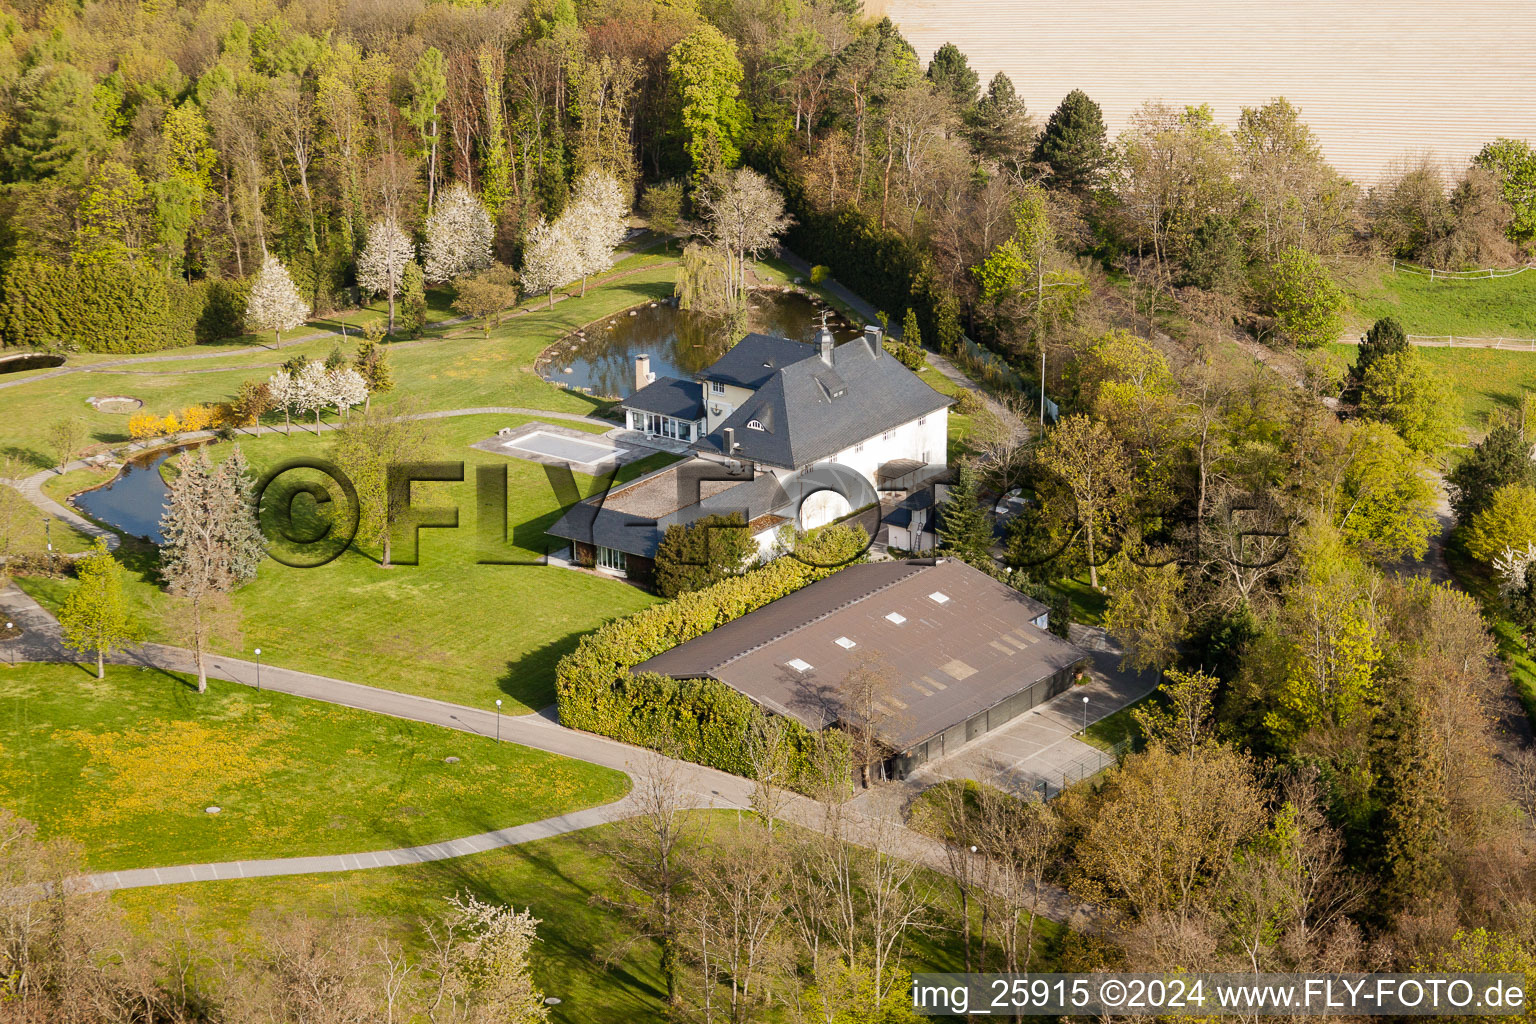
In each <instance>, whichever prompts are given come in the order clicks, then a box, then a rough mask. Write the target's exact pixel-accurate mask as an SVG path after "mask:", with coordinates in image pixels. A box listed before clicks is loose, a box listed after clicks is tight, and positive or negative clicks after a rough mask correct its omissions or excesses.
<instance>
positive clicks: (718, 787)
mask: <svg viewBox="0 0 1536 1024" xmlns="http://www.w3.org/2000/svg"><path fill="white" fill-rule="evenodd" d="M0 614H4V615H5V616H6V617H7V618H9V619H10V620H12V621H14V622H16V624H17V625H19V626H20V627H21V628H22V630H23V635H22V637H21V638H20V639H18V640H14V641H10V642H9V643H8V646H12V645H14V646H13V650H14V652H15V657H17V658H18V659H20V660H24V661H39V662H73V661H76V660H77V659H76V658H75V657H74V655H73V654H72V653H71V652H70V651H68V650H67V649H66V648H65V647H64V646H63V644H62V643H61V642H60V634H59V627H58V622H57V621H56V620H55V619H54V618H53V616H52V615H50V614H49V613H48V611H47V610H46V609H44V608H43V607H42V606H41V605H39V604H38V603H37V602H36V601H34V600H33V599H32V598H31V597H30V596H28V595H27V594H26V593H25V592H23V591H22V590H21V588H19V587H17V586H16V585H15V584H14V583H12V584H10V585H9V586H7V587H6V588H5V589H4V590H0ZM108 660H110V661H111V662H112V663H113V664H123V665H138V666H141V667H149V668H158V669H163V670H166V671H171V672H180V673H184V674H185V673H191V672H195V671H196V669H195V666H194V663H193V657H192V653H191V652H190V651H186V650H183V649H181V648H177V647H170V646H167V645H164V644H143V645H142V646H140V647H138V648H136V649H134V650H130V651H121V652H118V653H116V654H114V655H113V656H112V657H111V658H110V659H108ZM204 661H205V664H206V668H207V672H208V675H210V676H212V677H214V678H216V679H222V680H225V681H227V682H231V683H237V684H240V685H243V686H255V685H256V665H255V663H254V662H249V661H246V660H244V659H241V658H230V657H225V656H223V655H209V656H207V657H205V659H204ZM261 685H262V688H264V689H269V690H277V691H279V692H282V693H288V694H292V695H294V696H299V697H307V698H309V699H311V700H318V701H323V702H326V703H330V704H340V705H343V706H345V707H351V708H357V709H359V710H362V711H371V712H374V713H376V714H382V715H390V716H392V717H394V718H402V719H407V720H409V721H415V722H424V723H427V724H430V725H440V726H444V727H446V728H449V729H458V730H460V731H462V732H471V733H475V734H477V735H480V736H494V735H497V717H498V716H497V715H496V713H495V712H494V711H487V710H484V709H481V708H472V707H468V706H466V705H462V704H452V703H449V702H448V701H440V700H434V699H432V698H430V697H417V696H413V695H411V694H405V693H397V692H395V691H393V690H381V689H378V688H376V687H372V686H363V685H360V684H358V683H350V682H346V681H345V680H341V679H331V678H329V677H326V676H320V675H315V674H314V673H310V672H299V671H296V670H293V669H284V668H277V667H275V666H272V665H262V666H261ZM500 718H501V721H500V735H501V737H502V739H503V740H505V741H507V742H511V743H519V744H522V745H523V746H527V747H532V748H534V749H537V750H543V751H546V752H549V753H553V754H559V755H561V756H564V757H570V758H574V759H576V760H581V761H587V762H589V763H592V764H597V765H602V766H603V767H606V768H612V769H615V770H617V771H622V772H624V773H625V774H626V775H629V776H630V778H631V780H632V781H633V779H634V776H635V775H636V773H637V772H640V771H643V770H644V766H645V764H646V763H647V761H654V760H655V759H656V758H657V755H656V754H654V753H653V752H651V751H648V750H645V749H643V748H640V747H634V746H631V745H629V744H627V743H620V742H618V741H617V740H611V739H608V738H606V737H603V736H597V735H594V734H592V733H585V732H578V731H576V730H574V729H567V728H565V727H564V726H562V725H560V724H558V722H557V721H556V720H555V719H554V717H553V713H552V710H551V711H546V712H543V713H540V714H530V715H517V716H508V715H502V716H500ZM666 763H667V764H668V767H669V770H671V771H673V772H675V773H676V778H677V780H678V784H679V786H680V788H681V789H682V791H683V792H684V794H685V801H684V802H685V804H686V806H687V807H689V808H696V809H702V808H716V809H747V808H749V807H750V805H751V800H752V790H753V784H752V782H751V781H749V780H747V779H743V778H741V777H739V776H736V775H730V774H728V773H726V772H722V771H717V770H716V769H713V768H706V767H704V766H702V765H697V764H693V763H691V762H688V761H677V760H667V761H666ZM783 799H784V803H783V806H782V807H781V809H780V810H779V814H778V816H779V817H780V818H781V819H782V820H785V821H789V822H792V823H794V824H797V825H800V826H803V827H806V828H810V829H813V830H816V831H826V830H828V829H829V828H830V827H832V826H831V822H832V820H833V815H834V813H835V814H836V819H837V822H838V828H839V834H840V835H841V837H842V838H843V839H844V840H846V841H848V842H852V843H855V844H857V845H861V846H865V847H868V848H880V849H881V850H883V851H884V852H886V853H889V854H892V855H895V856H898V857H901V858H902V859H905V860H910V861H915V862H917V863H919V864H922V865H923V866H925V867H927V868H929V869H931V870H934V871H937V872H940V873H945V874H947V873H948V872H949V871H950V864H949V860H948V857H947V855H946V853H945V851H944V848H943V846H942V845H941V844H940V843H938V842H936V841H934V840H932V839H929V838H928V837H926V836H922V835H919V834H918V833H916V832H913V831H911V830H910V829H908V828H906V827H905V826H903V825H901V824H899V823H897V822H895V821H892V820H890V819H889V818H888V817H886V816H882V815H876V814H866V813H863V811H862V810H861V809H860V808H858V807H851V806H848V805H844V806H843V807H842V808H839V809H836V810H835V812H834V809H832V808H829V807H827V806H825V805H823V804H821V803H819V802H817V801H815V800H812V799H810V798H808V797H804V796H799V795H797V794H790V793H787V792H786V793H784V794H783ZM865 802H866V801H864V800H861V801H860V804H863V803H865ZM637 813H640V809H639V808H638V806H637V803H636V800H635V797H634V790H633V789H631V792H630V793H629V794H628V795H626V796H624V797H622V798H621V799H619V800H616V801H614V802H612V803H609V804H603V805H600V806H598V807H590V808H586V809H584V810H580V811H573V812H570V813H568V814H562V815H559V816H557V817H552V818H545V819H543V820H540V821H533V822H527V823H525V824H522V825H516V826H512V827H509V828H504V829H497V830H495V831H491V832H482V833H480V834H478V835H473V836H466V837H464V838H460V839H452V840H447V841H444V842H439V843H430V844H426V845H423V846H414V847H404V848H399V849H393V850H379V851H370V852H364V853H348V854H330V855H321V856H312V857H279V858H272V859H268V860H246V861H226V862H222V863H213V864H182V865H174V866H170V867H159V868H136V869H132V870H127V871H106V872H100V873H97V874H93V875H90V876H87V878H86V879H85V882H86V883H87V884H88V885H89V886H90V887H91V888H93V889H96V890H100V891H104V892H106V891H112V890H116V889H134V888H144V887H149V886H157V885H177V884H184V883H188V882H205V881H214V880H228V879H239V878H256V877H271V876H278V875H302V874H314V873H322V872H338V871H358V870H363V869H367V868H375V867H398V866H403V865H408V864H422V863H427V862H430V861H439V860H449V859H452V858H455V857H463V856H467V855H470V854H475V853H484V852H486V851H489V850H495V849H501V848H503V847H508V846H517V845H520V844H523V843H529V842H535V841H537V840H540V839H547V838H550V837H552V836H558V835H563V834H565V833H568V832H575V831H579V830H581V829H586V828H592V827H594V826H596V825H603V824H609V823H612V822H616V821H622V820H624V819H626V818H629V817H632V816H634V815H635V814H637ZM1037 912H1038V913H1040V914H1042V915H1043V916H1046V917H1049V918H1051V919H1053V920H1057V921H1068V920H1081V919H1082V918H1083V917H1084V916H1085V914H1086V910H1085V908H1082V907H1078V906H1074V905H1073V904H1072V902H1071V900H1070V898H1069V897H1068V895H1067V894H1066V892H1065V891H1064V890H1061V889H1059V888H1056V887H1054V886H1051V887H1048V888H1047V889H1046V890H1045V891H1043V892H1042V893H1041V894H1040V897H1039V903H1038V906H1037Z"/></svg>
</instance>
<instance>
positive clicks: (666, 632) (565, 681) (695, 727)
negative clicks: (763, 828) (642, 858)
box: [555, 526, 863, 788]
mask: <svg viewBox="0 0 1536 1024" xmlns="http://www.w3.org/2000/svg"><path fill="white" fill-rule="evenodd" d="M807 544H809V545H811V546H813V547H816V548H818V549H819V552H818V553H819V554H820V556H821V557H817V558H816V559H815V560H816V561H821V562H826V563H828V564H835V563H836V562H837V558H835V557H830V556H832V555H833V554H834V553H844V552H846V553H847V554H849V555H851V554H852V553H853V552H855V551H857V550H859V549H860V548H862V546H863V535H862V532H861V531H859V530H857V529H856V528H854V527H847V526H832V527H828V528H826V529H824V530H821V531H818V532H817V534H815V535H813V536H812V537H811V538H809V539H808V540H807ZM834 571H836V570H835V569H827V568H820V567H817V566H813V565H809V564H807V563H806V562H802V561H800V560H799V559H796V558H790V557H784V558H778V559H775V560H774V561H772V562H769V563H768V564H767V565H765V566H763V567H762V568H760V569H755V570H753V571H752V572H749V573H747V574H745V575H743V576H735V577H731V578H729V579H725V580H722V581H721V582H719V583H716V584H714V585H713V586H709V587H706V588H704V589H703V590H697V591H694V592H692V593H689V594H683V595H681V596H679V597H677V598H675V599H673V600H671V601H667V602H665V603H663V604H658V605H653V606H652V607H650V608H647V609H645V610H643V611H640V612H637V613H635V614H634V615H630V616H628V617H626V618H623V619H618V620H616V621H614V622H610V623H608V624H607V625H606V626H603V627H602V628H601V629H599V630H597V631H596V632H594V633H590V634H588V635H587V636H585V637H583V638H582V640H581V642H580V643H579V644H577V645H576V650H574V651H572V652H571V653H570V654H568V655H566V656H565V657H564V658H562V659H561V660H560V665H559V667H558V668H557V669H556V672H555V691H556V695H557V701H558V704H559V708H560V721H561V723H562V724H563V725H567V726H569V727H571V728H573V729H584V730H586V731H587V732H593V733H597V734H599V735H602V736H609V737H612V738H613V739H617V740H622V741H623V742H626V743H634V744H637V745H639V746H644V747H650V748H652V749H658V750H665V751H667V752H668V753H669V754H672V755H673V756H676V757H681V758H684V759H686V760H689V761H693V762H695V763H697V764H704V765H709V766H710V767H712V768H719V769H721V770H722V771H728V772H732V773H734V774H736V775H743V776H746V777H749V778H750V777H751V776H752V765H751V762H750V758H749V755H748V748H747V743H746V738H747V736H748V735H749V730H750V729H751V727H752V726H753V724H754V723H756V722H758V721H760V720H761V719H762V718H763V717H764V715H763V711H762V709H761V708H759V707H758V706H757V705H756V704H755V703H753V702H752V701H751V700H750V699H749V698H747V697H745V696H743V695H742V694H740V693H737V692H736V691H735V690H733V689H731V688H730V687H729V686H726V685H725V684H723V683H720V682H717V681H715V680H709V679H705V680H677V679H669V678H667V677H666V676H660V675H656V674H654V673H645V674H642V675H631V674H630V669H631V668H633V667H634V666H635V665H638V664H640V663H641V662H643V661H645V660H647V659H649V658H653V657H655V656H656V655H658V654H660V653H662V652H663V651H667V650H670V649H672V648H673V647H676V646H677V645H678V644H682V643H686V642H687V641H689V640H692V639H694V638H695V637H699V636H703V635H704V634H705V633H708V632H709V631H710V630H712V629H715V628H716V627H718V626H721V625H724V624H725V623H727V622H730V621H732V620H733V619H738V618H740V617H741V616H743V615H745V614H747V613H748V612H752V611H756V610H757V609H758V608H761V607H763V606H764V605H766V604H768V603H769V602H771V601H775V600H777V599H779V598H781V597H784V596H785V595H787V594H791V593H794V592H795V591H796V590H799V589H800V588H801V587H803V586H806V585H807V584H810V583H814V582H816V581H817V580H819V579H823V578H825V577H827V576H829V575H831V574H832V573H833V572H834ZM786 724H787V730H786V732H787V735H788V736H789V737H790V743H791V748H792V757H791V762H792V771H793V772H794V774H795V778H796V783H797V785H798V786H799V787H800V788H805V787H807V786H808V785H809V784H810V783H811V778H810V777H809V775H808V772H809V771H810V770H811V767H812V764H811V759H810V754H811V752H812V751H813V750H814V749H815V747H816V734H815V733H813V732H812V731H811V730H809V729H807V728H805V727H804V726H803V725H800V724H799V723H798V722H795V721H794V720H792V719H786ZM832 740H833V742H835V743H838V744H841V743H842V739H841V735H840V734H833V735H832ZM842 753H843V754H844V755H845V754H846V752H845V751H843V752H842Z"/></svg>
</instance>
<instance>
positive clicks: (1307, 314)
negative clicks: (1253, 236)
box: [1264, 248, 1344, 348]
mask: <svg viewBox="0 0 1536 1024" xmlns="http://www.w3.org/2000/svg"><path fill="white" fill-rule="evenodd" d="M1264 299H1265V302H1266V304H1267V305H1268V307H1269V310H1270V312H1271V313H1272V314H1273V315H1274V317H1275V323H1276V326H1278V327H1279V328H1280V331H1281V333H1282V334H1284V335H1285V336H1286V338H1288V339H1289V340H1290V341H1291V343H1292V344H1294V345H1297V346H1298V347H1300V348H1316V347H1317V346H1319V345H1327V344H1330V343H1332V342H1335V341H1338V340H1339V335H1340V334H1341V333H1342V332H1343V330H1344V317H1343V312H1344V292H1343V291H1342V290H1341V289H1340V288H1339V286H1338V285H1336V284H1334V283H1333V278H1331V277H1330V276H1329V275H1328V269H1327V268H1326V267H1325V266H1323V261H1322V260H1320V259H1318V258H1317V257H1316V256H1314V255H1313V254H1312V253H1309V252H1306V251H1305V250H1303V249H1294V248H1293V249H1287V250H1285V252H1283V253H1281V254H1280V257H1279V259H1277V260H1275V262H1274V263H1273V264H1271V265H1270V268H1269V277H1268V280H1267V281H1266V282H1265V294H1264Z"/></svg>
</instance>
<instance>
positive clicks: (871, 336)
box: [864, 324, 885, 359]
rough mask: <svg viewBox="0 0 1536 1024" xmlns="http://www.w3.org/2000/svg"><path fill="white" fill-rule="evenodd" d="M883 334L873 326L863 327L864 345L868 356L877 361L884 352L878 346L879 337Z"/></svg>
mask: <svg viewBox="0 0 1536 1024" xmlns="http://www.w3.org/2000/svg"><path fill="white" fill-rule="evenodd" d="M884 333H885V332H884V331H883V330H882V329H881V328H880V327H878V326H877V325H875V324H865V325H864V344H866V345H868V346H869V354H870V355H872V356H874V357H875V358H876V359H879V358H880V353H881V352H883V351H884V349H883V348H882V346H881V344H880V336H881V335H882V334H884Z"/></svg>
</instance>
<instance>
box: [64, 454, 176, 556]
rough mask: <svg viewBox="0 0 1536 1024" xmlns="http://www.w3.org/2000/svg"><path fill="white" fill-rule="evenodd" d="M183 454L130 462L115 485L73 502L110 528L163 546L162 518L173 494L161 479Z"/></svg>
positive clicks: (88, 492)
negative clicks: (168, 465) (168, 461)
mask: <svg viewBox="0 0 1536 1024" xmlns="http://www.w3.org/2000/svg"><path fill="white" fill-rule="evenodd" d="M180 451H181V449H180V448H177V449H173V450H169V451H167V450H161V451H158V452H154V453H153V454H150V455H146V456H142V457H140V458H137V459H129V460H128V462H126V463H125V464H124V465H123V469H122V472H120V473H118V474H117V476H115V477H113V479H112V482H111V483H109V484H106V485H104V486H102V487H97V488H95V489H94V490H90V491H84V492H82V493H80V494H77V495H75V496H74V497H73V498H71V499H70V503H71V504H72V505H74V506H75V507H76V508H78V509H80V510H81V511H82V512H85V513H86V514H87V515H89V516H91V518H93V519H97V520H99V521H101V522H103V523H106V524H107V525H108V526H114V527H116V528H117V529H119V530H122V531H123V532H124V533H129V534H132V535H133V536H135V537H147V538H149V539H150V540H152V541H154V542H155V543H156V544H159V543H161V541H163V540H164V538H163V537H161V536H160V516H161V515H163V514H164V512H165V503H166V502H167V501H169V500H170V495H171V489H170V487H168V486H166V483H165V480H164V479H163V478H162V477H161V476H160V467H161V465H163V464H164V462H165V460H166V459H169V458H170V457H171V456H173V455H176V454H178V453H179V452H180Z"/></svg>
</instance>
